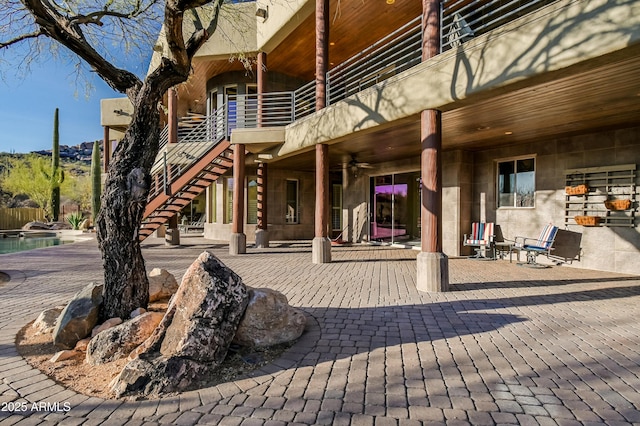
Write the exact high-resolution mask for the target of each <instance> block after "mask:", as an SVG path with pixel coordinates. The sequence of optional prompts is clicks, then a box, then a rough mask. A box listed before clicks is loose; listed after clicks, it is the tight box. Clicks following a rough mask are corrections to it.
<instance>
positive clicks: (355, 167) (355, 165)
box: [346, 154, 373, 177]
mask: <svg viewBox="0 0 640 426" xmlns="http://www.w3.org/2000/svg"><path fill="white" fill-rule="evenodd" d="M346 166H347V168H348V169H349V171H350V172H351V173H352V174H353V177H358V171H359V170H360V169H372V168H373V166H372V165H371V164H369V163H363V162H360V161H357V160H356V155H355V154H351V161H349V162H348V163H347V164H346Z"/></svg>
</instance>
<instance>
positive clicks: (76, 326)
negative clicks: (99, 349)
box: [53, 283, 102, 349]
mask: <svg viewBox="0 0 640 426" xmlns="http://www.w3.org/2000/svg"><path fill="white" fill-rule="evenodd" d="M101 303H102V285H99V284H96V283H91V284H89V285H87V286H86V287H84V288H83V289H82V290H80V291H79V292H78V293H76V294H75V296H73V298H72V299H71V301H70V302H69V304H67V306H66V307H65V308H64V310H63V311H62V313H61V314H60V317H59V318H58V322H57V323H56V327H55V329H54V330H53V343H54V344H55V345H56V346H57V347H59V348H61V349H73V348H74V347H75V345H76V343H78V340H80V339H84V338H85V337H87V336H88V335H89V334H91V330H92V329H93V327H94V326H95V325H96V323H97V322H98V309H99V307H100V304H101Z"/></svg>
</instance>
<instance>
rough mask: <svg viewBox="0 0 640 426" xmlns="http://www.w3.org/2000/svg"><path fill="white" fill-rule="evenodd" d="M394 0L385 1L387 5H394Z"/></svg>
mask: <svg viewBox="0 0 640 426" xmlns="http://www.w3.org/2000/svg"><path fill="white" fill-rule="evenodd" d="M395 2H396V0H387V4H394V3H395Z"/></svg>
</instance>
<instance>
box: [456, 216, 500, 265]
mask: <svg viewBox="0 0 640 426" xmlns="http://www.w3.org/2000/svg"><path fill="white" fill-rule="evenodd" d="M493 231H494V225H493V223H492V222H487V223H484V222H473V223H472V224H471V234H469V235H467V234H464V239H463V244H464V245H465V246H469V247H475V251H476V254H475V255H474V256H471V257H470V258H471V259H491V260H493V259H495V254H494V250H493V238H494V232H493ZM487 249H488V250H489V252H490V253H491V254H490V257H486V256H484V255H483V254H482V251H483V250H484V251H485V252H486V250H487Z"/></svg>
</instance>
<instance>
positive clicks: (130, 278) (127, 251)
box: [97, 88, 160, 319]
mask: <svg viewBox="0 0 640 426" xmlns="http://www.w3.org/2000/svg"><path fill="white" fill-rule="evenodd" d="M142 90H143V91H144V90H145V89H144V88H143V89H142ZM159 99H160V96H159V95H158V94H156V93H154V94H149V93H146V94H138V96H137V97H136V100H135V104H134V107H135V108H134V111H135V112H134V114H133V117H132V121H131V125H130V126H129V129H128V130H127V133H126V134H125V136H124V139H123V140H122V141H121V142H120V143H119V144H118V146H117V148H116V152H115V153H114V158H113V160H112V162H111V165H110V167H109V171H108V174H107V179H106V182H105V187H104V192H103V194H102V199H101V204H102V206H103V208H102V209H101V210H100V213H99V214H98V218H97V232H98V243H99V246H100V250H101V252H102V258H103V264H104V284H105V285H104V290H103V297H104V300H103V305H102V309H101V318H103V319H107V318H112V317H120V318H123V319H124V318H128V317H129V314H130V313H131V311H133V310H134V309H136V308H139V307H143V308H146V307H147V304H148V302H149V281H148V279H147V273H146V269H145V263H144V258H143V257H142V251H141V248H140V241H139V239H138V231H139V228H140V223H141V222H142V215H143V213H144V209H145V207H146V204H147V196H148V193H149V184H150V182H151V177H150V175H149V172H150V170H151V166H152V165H153V162H154V159H155V157H156V154H157V152H158V144H159V138H160V113H159V111H158V109H157V103H158V101H159Z"/></svg>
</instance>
